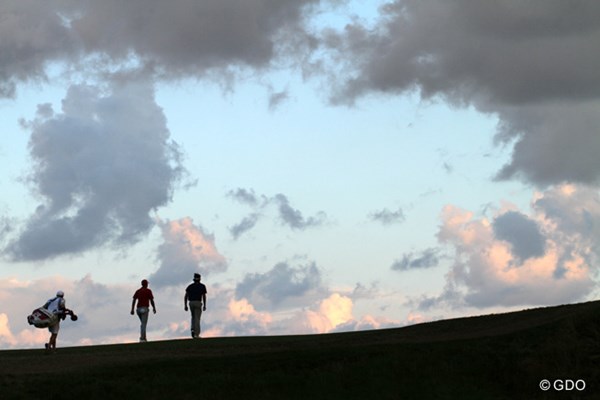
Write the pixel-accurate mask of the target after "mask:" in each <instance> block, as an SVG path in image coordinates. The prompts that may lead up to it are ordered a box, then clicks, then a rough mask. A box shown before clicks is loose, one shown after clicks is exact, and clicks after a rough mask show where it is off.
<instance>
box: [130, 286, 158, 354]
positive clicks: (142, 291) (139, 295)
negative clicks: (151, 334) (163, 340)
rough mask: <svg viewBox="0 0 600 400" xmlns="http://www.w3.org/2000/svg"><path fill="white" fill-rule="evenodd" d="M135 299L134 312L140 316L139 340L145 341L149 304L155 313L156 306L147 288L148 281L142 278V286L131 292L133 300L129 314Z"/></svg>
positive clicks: (150, 291)
mask: <svg viewBox="0 0 600 400" xmlns="http://www.w3.org/2000/svg"><path fill="white" fill-rule="evenodd" d="M136 300H137V308H136V310H135V311H136V313H137V316H138V317H139V318H140V323H141V324H140V342H145V341H146V325H148V314H150V304H152V311H153V312H154V314H156V306H155V305H154V295H153V294H152V290H150V289H148V281H147V280H146V279H144V280H143V281H142V287H141V288H139V289H138V290H136V291H135V293H134V294H133V301H132V302H131V315H133V308H134V307H135V302H136Z"/></svg>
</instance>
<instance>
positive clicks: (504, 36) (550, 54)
mask: <svg viewBox="0 0 600 400" xmlns="http://www.w3.org/2000/svg"><path fill="white" fill-rule="evenodd" d="M598 43H600V3H597V2H592V1H582V2H576V3H573V2H564V1H558V0H551V1H548V0H539V1H538V0H535V1H528V2H521V1H514V0H500V1H495V2H471V1H467V0H451V1H448V0H427V1H417V0H388V1H385V0H381V1H367V0H364V1H361V0H276V1H274V0H245V1H240V0H202V1H187V0H173V1H170V2H162V1H158V0H143V1H142V0H131V1H128V2H126V4H125V3H123V2H121V1H116V0H107V1H102V2H97V1H91V0H88V1H73V0H46V1H38V0H6V1H3V2H2V4H0V129H1V136H0V138H1V139H0V164H1V165H2V173H1V174H0V187H2V196H0V300H1V302H0V304H2V305H0V349H11V348H39V347H43V343H44V342H45V341H46V340H47V338H48V332H47V331H46V330H43V329H36V328H34V327H32V326H29V325H28V324H27V322H26V317H27V315H28V314H30V312H31V311H32V310H33V309H35V308H37V307H39V306H41V305H42V304H44V303H45V301H46V300H47V299H49V298H52V297H53V296H54V294H55V293H56V291H58V290H63V291H64V292H65V299H66V304H67V307H69V308H72V309H73V310H74V311H75V312H76V313H77V314H78V315H79V317H80V318H79V320H78V321H77V322H71V321H69V320H67V321H65V322H64V323H63V324H62V325H61V331H60V334H59V339H58V345H59V347H60V346H81V345H98V344H110V343H130V342H136V341H137V340H138V336H139V321H138V319H137V317H135V316H131V315H130V314H129V310H130V307H131V300H132V295H133V293H134V292H135V290H136V289H137V288H139V287H140V281H141V280H142V279H148V280H149V281H150V285H149V286H150V289H152V290H153V292H154V296H155V302H156V306H157V313H156V314H155V315H154V314H153V315H151V316H150V319H149V323H148V339H149V340H167V339H178V338H185V337H189V330H190V321H189V315H188V313H186V312H185V311H184V309H183V306H184V305H183V296H184V291H185V287H186V286H187V285H188V284H189V283H191V281H192V278H193V274H194V273H195V272H199V273H201V274H202V281H203V282H204V283H205V284H206V286H207V289H208V300H207V303H208V304H207V311H206V312H205V313H204V314H203V316H202V336H203V337H223V336H253V335H294V334H313V333H329V332H344V331H354V330H365V329H383V328H391V327H402V326H407V325H410V324H415V323H420V322H426V321H434V320H439V319H444V318H453V317H458V316H468V315H481V314H488V313H493V312H503V311H511V310H518V309H524V308H531V307H539V306H549V305H556V304H564V303H574V302H581V301H588V300H593V299H595V298H597V296H598V294H599V291H598V265H599V264H598V256H599V255H600V248H599V247H598V243H599V240H598V239H600V157H598V154H600V132H599V126H600V113H599V112H598V110H599V107H600V52H598Z"/></svg>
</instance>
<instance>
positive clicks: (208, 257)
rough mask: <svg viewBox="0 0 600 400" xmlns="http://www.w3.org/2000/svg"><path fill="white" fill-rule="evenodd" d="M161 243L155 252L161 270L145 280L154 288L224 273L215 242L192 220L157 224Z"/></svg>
mask: <svg viewBox="0 0 600 400" xmlns="http://www.w3.org/2000/svg"><path fill="white" fill-rule="evenodd" d="M159 226H160V228H161V231H162V237H163V243H162V244H161V245H160V246H159V248H158V260H159V261H160V266H159V268H158V270H157V271H156V272H154V273H153V274H152V275H150V277H149V278H148V279H149V280H150V281H151V282H152V283H153V284H154V285H155V286H156V287H165V286H173V285H181V284H183V283H185V282H191V280H192V277H193V274H194V273H196V272H198V273H201V274H202V276H203V277H204V276H208V275H212V274H214V273H218V272H224V271H226V270H227V261H226V259H225V257H224V256H223V255H221V254H220V253H219V251H218V250H217V248H216V245H215V238H214V237H213V236H212V235H209V234H207V233H205V232H204V230H203V229H202V227H200V226H198V225H195V224H194V221H193V220H192V219H191V218H189V217H188V218H181V219H179V220H176V221H165V222H162V221H160V222H159Z"/></svg>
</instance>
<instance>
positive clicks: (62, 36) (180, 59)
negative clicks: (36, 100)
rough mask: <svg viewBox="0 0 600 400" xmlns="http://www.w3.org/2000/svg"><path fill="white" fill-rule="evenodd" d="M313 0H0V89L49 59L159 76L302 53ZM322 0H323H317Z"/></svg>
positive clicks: (228, 69)
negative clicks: (132, 69) (135, 69)
mask: <svg viewBox="0 0 600 400" xmlns="http://www.w3.org/2000/svg"><path fill="white" fill-rule="evenodd" d="M321 3H323V2H322V1H320V0H279V1H273V0H247V1H238V0H204V1H188V0H174V1H171V2H168V3H166V2H163V1H159V0H130V1H127V2H122V1H118V0H106V1H101V2H98V1H91V0H86V1H79V2H73V1H64V0H49V1H44V2H39V1H34V0H6V1H3V2H2V5H1V6H0V37H2V41H0V54H2V57H1V60H0V96H2V97H8V96H14V94H15V89H16V85H17V84H18V83H19V82H26V81H28V80H32V79H39V78H44V77H45V73H46V69H47V67H48V66H49V65H50V64H51V63H55V62H67V63H76V64H77V67H78V69H79V68H81V67H82V66H85V68H88V69H91V70H97V69H98V68H100V69H101V70H103V71H104V72H107V71H114V70H115V66H124V65H127V64H129V65H132V62H133V64H135V65H137V66H138V67H139V68H140V70H143V71H145V72H147V73H150V74H152V75H153V76H155V77H160V78H167V79H171V78H180V77H202V76H206V75H207V74H209V73H217V74H221V75H222V74H225V75H232V74H235V73H236V72H238V71H239V69H240V68H242V69H243V68H246V67H247V68H250V69H252V70H254V71H257V70H266V69H268V68H270V67H273V66H274V64H275V60H278V63H281V62H284V61H285V60H286V59H292V60H296V61H299V60H302V59H303V58H305V57H306V54H307V52H309V51H310V50H311V49H312V48H313V47H314V41H315V38H313V37H312V36H311V35H310V34H309V33H308V32H307V29H306V28H305V23H306V20H307V18H308V17H309V16H310V15H312V12H313V11H315V10H316V9H317V7H318V6H319V5H320V4H321ZM324 3H328V2H324Z"/></svg>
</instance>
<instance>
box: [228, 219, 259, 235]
mask: <svg viewBox="0 0 600 400" xmlns="http://www.w3.org/2000/svg"><path fill="white" fill-rule="evenodd" d="M259 218H260V214H257V213H252V214H250V215H248V216H247V217H244V218H243V219H242V220H241V221H240V222H238V223H237V224H235V225H234V226H232V227H230V228H229V232H230V233H231V236H233V238H234V239H238V238H239V237H240V236H241V235H243V234H244V233H246V232H248V231H249V230H251V229H252V228H254V226H255V225H256V223H257V222H258V219H259Z"/></svg>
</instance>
